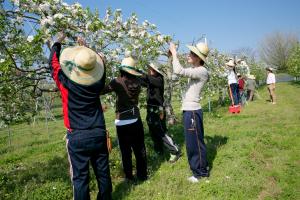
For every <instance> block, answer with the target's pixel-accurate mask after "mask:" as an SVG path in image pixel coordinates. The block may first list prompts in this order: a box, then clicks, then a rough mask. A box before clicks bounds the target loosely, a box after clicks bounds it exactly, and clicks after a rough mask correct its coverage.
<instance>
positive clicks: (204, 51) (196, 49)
mask: <svg viewBox="0 0 300 200" xmlns="http://www.w3.org/2000/svg"><path fill="white" fill-rule="evenodd" d="M186 46H187V48H189V49H190V50H191V51H192V52H193V53H195V54H196V55H197V56H199V58H201V60H203V61H204V62H205V63H206V57H207V55H208V53H209V48H208V46H207V44H206V43H203V42H199V43H198V44H196V46H191V45H186Z"/></svg>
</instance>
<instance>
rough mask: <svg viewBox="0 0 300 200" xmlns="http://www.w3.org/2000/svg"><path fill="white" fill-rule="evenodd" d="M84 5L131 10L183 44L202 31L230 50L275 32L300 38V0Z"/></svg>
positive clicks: (141, 0) (95, 0)
mask: <svg viewBox="0 0 300 200" xmlns="http://www.w3.org/2000/svg"><path fill="white" fill-rule="evenodd" d="M67 2H68V3H71V2H79V3H80V4H82V5H83V6H84V7H90V8H92V9H94V8H98V9H99V13H100V16H101V17H103V16H104V13H105V10H106V8H108V7H111V8H112V9H119V8H120V9H122V12H123V16H124V17H126V18H127V17H128V16H129V15H130V14H131V13H132V12H135V13H136V14H137V15H138V18H139V20H140V23H142V21H144V20H146V19H147V20H148V21H150V22H151V23H154V24H156V25H157V28H158V30H159V31H160V32H161V33H162V34H168V35H171V36H174V39H175V40H179V41H180V43H181V44H189V43H192V42H193V40H197V39H199V38H200V37H201V36H202V35H203V34H205V36H206V37H207V40H208V41H209V45H210V46H212V47H213V48H217V49H219V50H220V51H222V52H226V53H230V52H232V51H234V50H237V49H240V48H245V47H247V48H252V49H254V50H255V49H257V47H258V46H259V44H260V42H261V41H262V40H263V38H264V37H266V36H267V35H268V34H271V33H272V32H276V31H281V32H286V33H288V32H293V33H295V34H296V35H297V36H298V37H299V38H300V0H207V1H202V0H183V1H182V0H173V1H172V0H148V1H146V0H79V1H71V0H67Z"/></svg>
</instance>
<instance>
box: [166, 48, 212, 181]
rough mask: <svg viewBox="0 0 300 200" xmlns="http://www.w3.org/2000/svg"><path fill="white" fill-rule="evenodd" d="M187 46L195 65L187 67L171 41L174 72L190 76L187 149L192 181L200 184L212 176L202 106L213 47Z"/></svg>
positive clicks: (185, 117) (185, 113)
mask: <svg viewBox="0 0 300 200" xmlns="http://www.w3.org/2000/svg"><path fill="white" fill-rule="evenodd" d="M187 47H188V48H189V49H190V53H189V55H188V57H187V61H188V63H189V64H191V65H192V67H188V68H183V67H182V66H181V64H180V63H179V60H178V57H177V51H176V47H175V45H174V44H173V43H171V44H170V49H169V52H170V53H171V55H172V58H173V72H174V73H175V74H177V75H179V76H182V77H187V78H188V84H187V88H186V90H185V92H184V95H183V100H182V110H183V121H184V133H185V141H186V150H187V156H188V161H189V165H190V169H191V170H192V173H193V176H191V177H189V178H188V181H190V182H192V183H197V182H199V179H200V178H202V177H208V176H209V167H208V162H207V156H206V145H205V143H204V127H203V113H202V109H201V105H200V94H201V90H202V88H203V86H204V85H205V83H206V82H207V80H208V78H209V75H208V71H207V69H206V68H205V67H204V64H205V62H206V57H207V55H208V52H209V49H208V46H207V44H206V43H198V44H197V45H196V46H187Z"/></svg>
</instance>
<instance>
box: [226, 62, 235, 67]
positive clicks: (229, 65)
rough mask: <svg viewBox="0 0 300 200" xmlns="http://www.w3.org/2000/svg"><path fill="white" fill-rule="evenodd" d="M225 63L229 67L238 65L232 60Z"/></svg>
mask: <svg viewBox="0 0 300 200" xmlns="http://www.w3.org/2000/svg"><path fill="white" fill-rule="evenodd" d="M225 65H226V66H228V67H235V66H236V65H235V64H231V63H230V62H227V63H225Z"/></svg>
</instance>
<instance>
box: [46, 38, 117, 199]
mask: <svg viewBox="0 0 300 200" xmlns="http://www.w3.org/2000/svg"><path fill="white" fill-rule="evenodd" d="M64 38H65V35H64V34H60V35H59V37H58V39H57V42H55V43H54V44H53V46H52V48H51V54H50V59H49V66H50V70H51V75H52V77H53V79H54V81H55V83H56V85H57V87H58V89H59V90H60V93H61V97H62V107H63V116H64V124H65V126H66V128H67V135H66V148H67V153H68V159H69V164H70V175H71V180H72V184H73V193H74V194H73V195H74V199H75V200H84V199H90V192H89V162H91V165H92V167H93V170H94V173H95V175H96V179H97V182H98V189H99V192H98V196H97V199H112V196H111V192H112V184H111V178H110V170H109V162H108V149H107V143H106V127H105V120H104V115H103V111H102V107H101V102H100V98H99V95H100V91H101V90H102V89H103V88H104V85H105V67H104V63H103V59H102V58H101V57H100V55H99V54H97V53H96V52H94V51H93V50H91V49H89V48H87V47H84V46H73V47H67V48H65V49H63V50H62V52H61V48H62V47H61V46H62V45H61V42H62V41H63V40H64Z"/></svg>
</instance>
